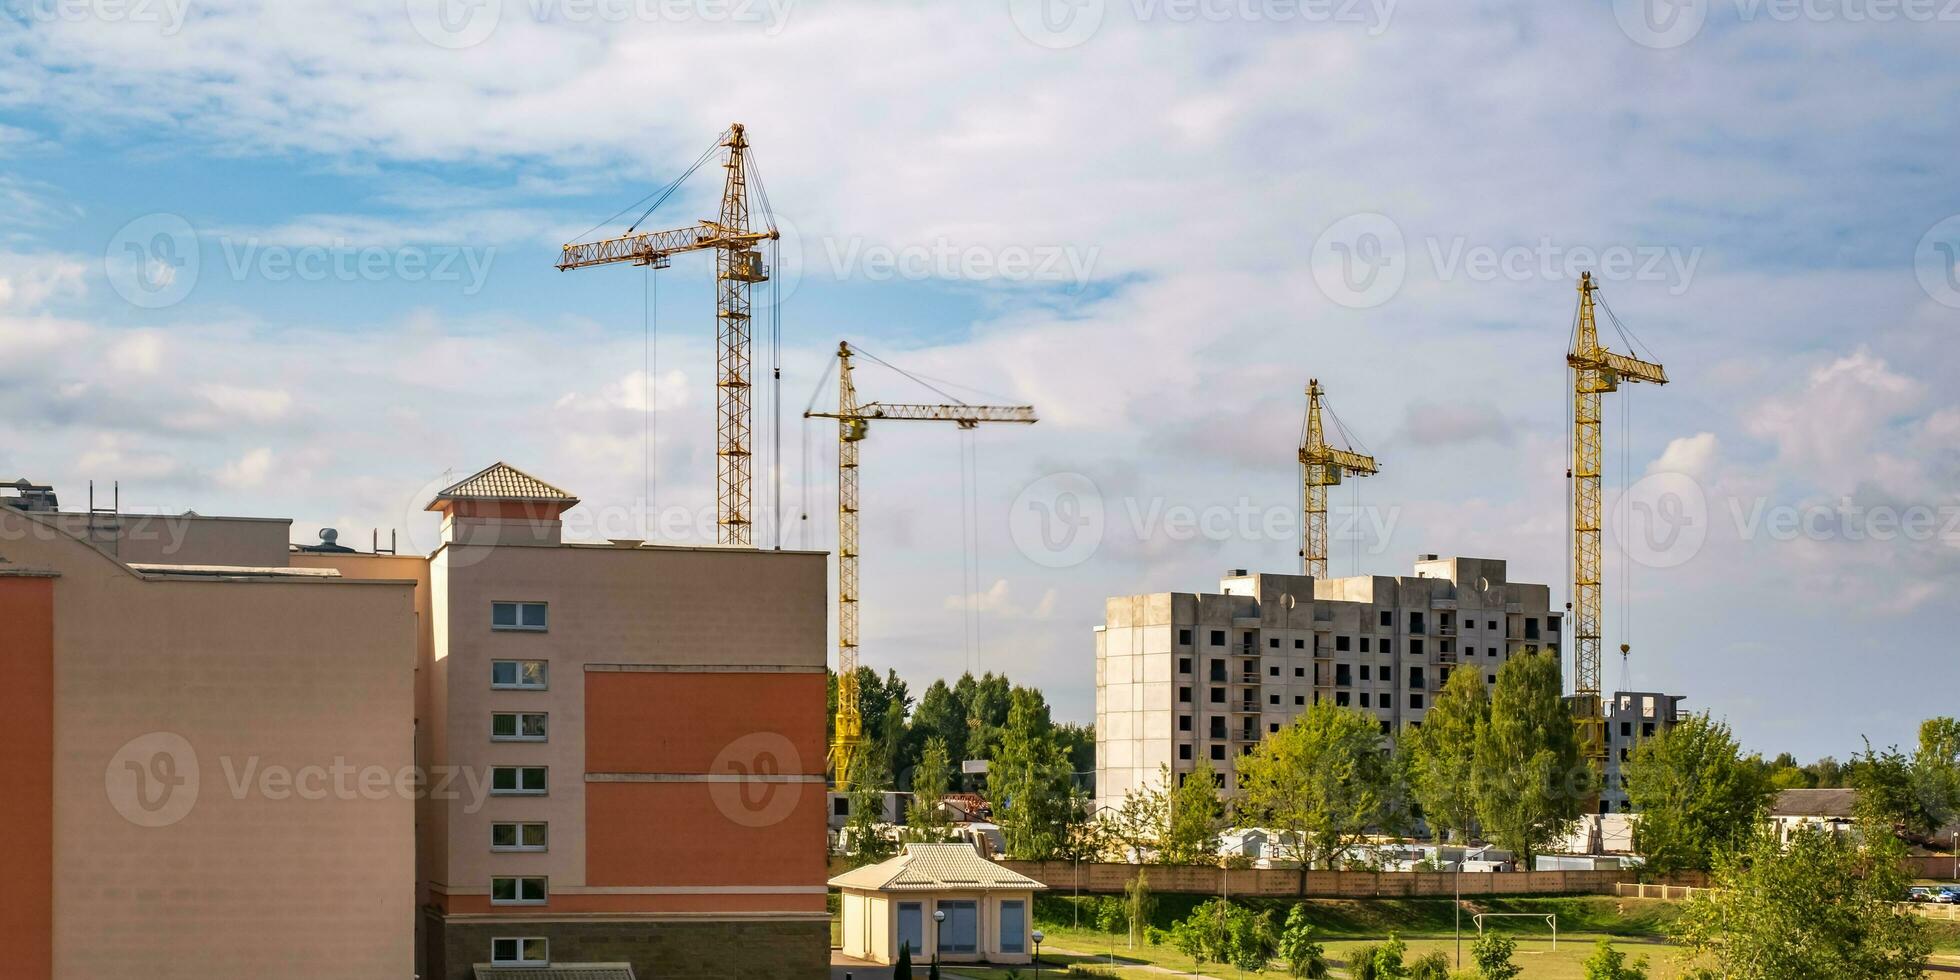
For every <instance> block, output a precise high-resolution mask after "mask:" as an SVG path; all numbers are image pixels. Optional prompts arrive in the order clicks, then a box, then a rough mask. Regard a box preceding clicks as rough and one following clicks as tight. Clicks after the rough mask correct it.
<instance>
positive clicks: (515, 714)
mask: <svg viewBox="0 0 1960 980" xmlns="http://www.w3.org/2000/svg"><path fill="white" fill-rule="evenodd" d="M499 718H515V719H517V732H518V733H517V734H515V735H499V734H497V719H499ZM526 718H542V719H544V725H543V728H544V734H543V735H526V734H524V719H526ZM490 741H492V742H548V741H551V713H550V712H548V711H492V712H490Z"/></svg>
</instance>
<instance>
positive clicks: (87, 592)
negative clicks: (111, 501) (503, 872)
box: [0, 494, 417, 980]
mask: <svg viewBox="0 0 1960 980" xmlns="http://www.w3.org/2000/svg"><path fill="white" fill-rule="evenodd" d="M26 496H27V495H24V494H23V495H19V496H5V497H0V673H3V674H4V676H5V677H6V678H7V683H6V684H5V685H0V717H5V718H6V719H7V722H8V752H7V756H6V758H7V763H8V776H9V782H8V786H7V792H6V793H4V794H0V827H5V828H6V834H7V843H8V846H7V847H6V848H4V849H0V882H4V883H5V889H6V896H5V898H4V899H0V949H4V953H0V956H3V957H4V959H0V963H3V964H4V965H0V974H4V975H5V976H7V977H9V978H20V980H49V978H57V980H109V978H122V977H130V978H137V977H140V978H144V980H258V978H263V977H277V976H304V977H308V978H325V980H372V978H375V977H403V978H406V977H408V976H410V975H411V974H412V973H413V971H414V968H415V963H414V936H415V930H414V909H415V875H414V852H415V842H414V833H413V830H414V811H413V806H414V804H413V785H412V782H413V777H414V771H413V768H412V764H413V761H414V756H413V748H414V741H415V724H414V705H415V700H414V685H415V676H416V675H415V651H416V641H415V637H416V630H417V623H416V610H415V584H414V582H413V581H409V580H406V579H405V578H401V579H397V578H389V577H386V576H364V575H342V574H337V573H335V572H332V571H330V570H323V571H313V570H306V569H298V568H292V567H289V566H288V564H287V562H286V550H287V544H286V542H287V539H288V537H289V533H290V529H289V522H286V521H260V520H249V519H244V520H241V519H225V518H204V517H198V516H196V515H177V516H173V517H168V518H166V517H160V516H157V517H139V516H135V515H121V516H120V518H114V517H111V516H108V515H90V514H79V515H78V514H64V513H60V512H59V511H57V510H55V509H54V507H53V499H52V495H51V494H49V495H47V496H45V497H42V498H38V499H37V500H34V501H29V500H27V499H24V498H25V497H26ZM30 508H38V509H30ZM78 532H79V533H78Z"/></svg>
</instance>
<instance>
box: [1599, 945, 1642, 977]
mask: <svg viewBox="0 0 1960 980" xmlns="http://www.w3.org/2000/svg"><path fill="white" fill-rule="evenodd" d="M1586 980H1647V958H1646V957H1644V956H1643V957H1641V958H1640V959H1638V960H1635V961H1634V962H1632V963H1628V962H1627V955H1626V954H1625V953H1622V952H1620V951H1619V950H1617V949H1614V948H1613V944H1612V943H1610V942H1607V941H1606V940H1605V938H1603V937H1602V938H1601V939H1600V940H1599V945H1598V946H1597V947H1595V948H1594V949H1593V954H1592V956H1591V958H1589V959H1587V960H1586Z"/></svg>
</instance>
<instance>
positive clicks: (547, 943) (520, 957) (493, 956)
mask: <svg viewBox="0 0 1960 980" xmlns="http://www.w3.org/2000/svg"><path fill="white" fill-rule="evenodd" d="M498 943H516V944H517V956H516V958H514V959H512V958H499V957H498V956H497V944H498ZM531 943H542V944H544V959H541V960H533V959H526V958H525V956H524V947H526V946H528V945H530V944H531ZM490 965H491V966H550V965H551V939H550V937H548V936H496V937H493V938H492V939H491V940H490Z"/></svg>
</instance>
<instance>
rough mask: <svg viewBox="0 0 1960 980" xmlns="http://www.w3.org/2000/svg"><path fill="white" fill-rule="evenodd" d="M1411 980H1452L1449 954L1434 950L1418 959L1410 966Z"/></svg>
mask: <svg viewBox="0 0 1960 980" xmlns="http://www.w3.org/2000/svg"><path fill="white" fill-rule="evenodd" d="M1409 980H1450V957H1449V954H1447V953H1444V952H1443V951H1442V950H1432V951H1430V952H1427V953H1424V954H1423V955H1421V956H1419V957H1417V958H1416V961H1415V962H1414V963H1411V964H1409Z"/></svg>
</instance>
